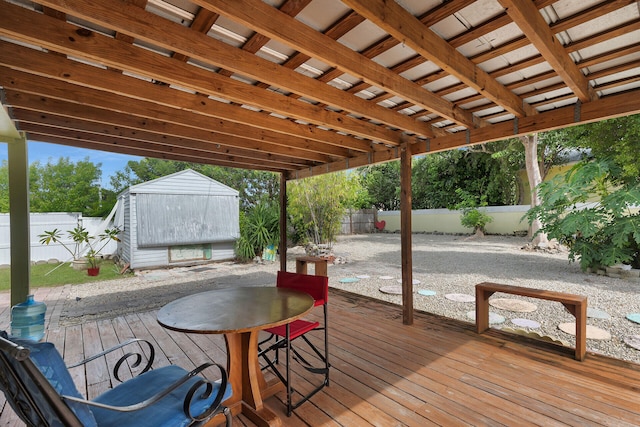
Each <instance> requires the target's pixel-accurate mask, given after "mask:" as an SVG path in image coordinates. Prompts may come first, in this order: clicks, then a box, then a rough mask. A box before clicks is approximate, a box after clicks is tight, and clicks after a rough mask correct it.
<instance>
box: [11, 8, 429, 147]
mask: <svg viewBox="0 0 640 427" xmlns="http://www.w3.org/2000/svg"><path fill="white" fill-rule="evenodd" d="M91 4H93V3H91ZM136 9H137V8H136ZM4 12H6V13H3V14H0V34H2V35H5V36H7V37H9V38H13V39H16V40H22V41H25V42H27V43H31V44H36V45H42V46H44V47H46V48H52V49H54V50H55V49H58V50H64V51H65V53H67V54H69V55H72V56H75V57H79V58H85V59H88V60H90V61H96V62H99V63H102V64H104V65H107V66H112V67H114V68H118V69H124V70H127V71H129V72H130V73H132V74H134V75H141V76H148V77H150V78H152V79H154V80H157V81H161V82H164V83H170V84H174V85H176V86H178V87H182V88H187V89H191V90H193V91H196V92H200V93H205V94H208V95H215V96H218V97H220V98H223V99H227V100H230V101H234V102H237V103H239V104H246V105H250V106H257V107H260V108H262V109H265V110H267V111H270V112H274V113H278V114H282V115H284V116H286V117H291V118H295V119H298V120H302V121H305V122H307V123H315V124H318V125H321V126H324V127H327V128H329V129H335V130H340V131H343V132H346V133H348V134H352V135H358V136H361V137H364V138H367V139H370V140H373V141H381V142H384V143H387V144H391V145H397V144H398V141H399V135H400V132H399V131H396V130H391V129H388V128H385V127H383V126H379V125H375V124H373V123H369V122H366V121H363V120H359V119H356V118H352V117H345V116H344V115H342V114H339V113H336V112H333V111H330V110H327V109H324V108H318V107H316V106H314V105H311V104H308V103H305V102H301V101H295V100H290V99H288V98H287V97H284V96H282V95H280V94H277V93H275V92H272V91H266V90H262V89H258V88H255V87H253V86H251V85H247V84H245V83H242V82H239V81H237V80H234V79H230V78H226V77H223V76H220V75H218V74H216V73H212V72H210V71H208V70H204V69H201V68H199V67H195V66H192V65H189V64H185V63H183V62H181V61H177V60H175V59H173V58H167V57H163V56H161V55H157V54H154V53H151V52H148V51H146V50H144V49H141V48H138V47H136V46H132V45H129V44H127V43H122V42H120V41H118V40H115V39H112V38H109V37H105V36H102V35H100V34H97V33H91V32H86V31H84V30H79V29H78V27H76V26H73V25H71V24H67V23H63V22H59V21H57V20H55V19H52V18H49V17H46V16H44V15H42V14H39V13H36V12H31V11H28V10H26V9H24V8H22V7H19V6H14V5H10V4H5V5H4ZM178 27H180V26H179V25H178ZM154 31H155V30H154ZM202 37H206V36H204V35H202ZM206 38H207V39H209V37H206ZM192 44H193V43H192ZM236 51H239V50H237V49H236ZM211 55H212V54H211V52H209V56H211ZM252 56H253V55H252ZM130 58H135V59H136V60H135V61H131V60H130ZM272 65H274V64H272ZM24 66H25V67H26V68H28V67H29V64H28V63H25V64H24ZM296 74H297V73H296ZM307 80H310V81H313V80H312V79H307ZM112 89H113V90H118V88H112ZM329 89H330V88H329V87H328V86H327V85H322V90H325V91H328V90H329ZM338 92H341V91H338ZM341 96H343V97H344V98H347V95H346V94H342V93H341ZM361 101H363V102H365V101H364V100H361ZM370 108H371V106H369V105H367V107H366V109H370ZM380 109H382V110H385V114H386V115H391V114H394V115H396V116H398V117H401V116H400V115H398V114H396V113H394V112H392V111H388V110H386V109H384V108H382V107H380ZM372 115H373V116H375V114H372ZM365 116H366V114H365ZM403 120H404V121H405V122H407V121H411V122H412V123H414V124H416V125H417V126H419V128H421V129H422V128H426V126H422V125H419V124H418V123H419V122H415V121H414V120H412V119H410V118H408V117H405V118H404V119H403ZM415 130H417V129H415ZM420 134H421V133H420Z"/></svg>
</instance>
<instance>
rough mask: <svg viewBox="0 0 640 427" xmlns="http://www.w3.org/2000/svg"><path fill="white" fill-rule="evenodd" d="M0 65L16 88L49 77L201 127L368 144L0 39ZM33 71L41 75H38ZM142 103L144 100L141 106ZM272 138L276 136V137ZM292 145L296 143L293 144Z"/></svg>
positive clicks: (325, 146) (324, 148) (353, 147)
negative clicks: (174, 113)
mask: <svg viewBox="0 0 640 427" xmlns="http://www.w3.org/2000/svg"><path fill="white" fill-rule="evenodd" d="M0 66H4V67H7V68H3V69H1V70H0V71H1V72H0V79H2V80H1V83H0V84H2V85H4V86H5V87H14V86H15V87H21V88H22V90H25V89H24V88H31V89H32V90H34V91H35V90H36V88H38V87H39V86H42V85H43V84H42V83H39V81H44V86H52V87H55V86H57V85H58V84H57V83H55V82H62V83H69V84H76V85H78V86H81V87H86V88H92V89H96V90H99V91H102V93H108V94H109V95H110V96H114V97H118V96H123V97H127V98H129V102H128V105H129V106H131V108H134V109H135V108H137V107H135V105H136V103H137V102H139V101H142V106H143V108H146V109H147V112H148V113H149V114H153V112H154V111H155V110H156V108H157V107H156V106H154V105H153V104H157V105H158V106H161V107H170V108H176V109H178V110H180V111H190V112H193V113H196V114H199V115H201V116H202V117H201V118H200V119H199V120H200V121H201V122H203V123H206V124H207V126H217V125H218V124H220V126H222V125H224V124H225V123H242V124H246V125H250V126H252V127H254V128H255V131H254V132H255V134H256V135H260V134H261V132H262V130H265V131H273V132H277V133H278V134H283V135H284V137H283V138H281V139H282V140H288V138H287V136H292V137H295V138H298V139H299V140H300V141H302V145H301V146H300V148H305V149H306V150H310V151H315V152H318V153H325V154H327V155H330V156H338V157H346V156H348V155H349V153H350V152H351V151H356V152H358V151H359V152H366V151H370V150H371V145H370V144H368V143H367V142H366V141H363V140H360V139H356V138H353V137H350V136H347V135H340V134H338V133H335V132H331V131H328V130H323V129H320V128H318V127H315V126H309V125H303V124H298V123H294V122H291V121H288V120H283V119H279V118H276V117H273V116H269V115H266V114H261V113H258V112H255V111H252V110H249V109H246V108H241V107H237V106H232V105H230V104H227V103H223V102H219V101H214V100H212V99H209V98H206V97H204V96H198V95H194V94H190V93H187V92H184V91H177V90H174V89H172V88H170V87H168V86H159V85H154V84H152V83H149V82H146V81H144V80H140V79H136V78H134V77H130V76H124V75H121V74H117V73H113V72H107V71H105V70H102V69H100V68H97V67H93V66H90V65H86V64H82V63H80V62H77V61H69V60H67V59H64V58H62V57H59V56H53V55H48V54H46V53H44V52H39V51H37V50H34V49H29V48H25V47H21V46H17V45H13V44H9V43H6V42H2V41H0ZM12 68H13V69H12ZM20 70H22V71H20ZM30 73H35V74H36V75H37V76H31V75H30ZM38 76H41V77H39V78H38ZM76 91H77V90H69V91H66V92H65V95H66V96H67V97H72V96H74V95H73V94H74V93H75V92H76ZM48 96H51V95H48ZM100 98H108V97H105V96H102V97H100ZM81 99H82V102H90V101H89V100H90V98H81ZM101 102H108V100H107V99H104V100H102V101H101ZM144 102H149V103H150V104H149V105H145V104H144ZM259 137H260V138H261V136H259ZM276 138H278V139H280V136H276ZM292 146H293V147H294V148H297V147H298V145H296V144H293V145H292Z"/></svg>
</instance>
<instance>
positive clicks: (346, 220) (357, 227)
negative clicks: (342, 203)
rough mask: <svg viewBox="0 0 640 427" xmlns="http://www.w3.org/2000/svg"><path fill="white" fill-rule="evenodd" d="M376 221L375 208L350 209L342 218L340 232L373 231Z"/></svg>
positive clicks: (358, 232) (362, 232)
mask: <svg viewBox="0 0 640 427" xmlns="http://www.w3.org/2000/svg"><path fill="white" fill-rule="evenodd" d="M375 221H376V210H375V209H361V210H358V211H352V210H350V211H349V212H347V214H346V215H345V216H344V217H343V218H342V226H341V229H340V234H364V233H373V232H374V224H375Z"/></svg>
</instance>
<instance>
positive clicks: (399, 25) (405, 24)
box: [343, 0, 535, 117]
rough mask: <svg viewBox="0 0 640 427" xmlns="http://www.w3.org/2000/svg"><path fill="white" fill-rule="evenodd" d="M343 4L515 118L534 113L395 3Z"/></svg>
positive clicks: (357, 0)
mask: <svg viewBox="0 0 640 427" xmlns="http://www.w3.org/2000/svg"><path fill="white" fill-rule="evenodd" d="M343 2H344V3H345V4H347V5H348V6H349V7H351V8H352V9H354V10H356V11H357V12H358V13H360V14H361V15H363V16H365V17H366V18H367V19H368V20H370V21H371V22H373V23H374V24H375V25H377V26H379V27H380V28H382V29H383V30H384V31H386V32H387V33H389V34H391V35H392V36H394V37H395V38H396V39H398V40H402V41H403V42H404V43H405V44H406V45H407V46H408V47H410V48H411V49H413V50H415V51H416V52H417V53H418V54H420V55H421V56H424V57H425V58H427V59H429V60H430V61H432V62H433V63H435V64H436V65H437V66H438V67H440V68H442V69H443V70H444V71H446V72H447V73H449V74H451V75H453V76H455V77H456V78H458V79H460V80H461V81H462V82H464V83H465V84H466V85H467V86H469V87H471V88H473V89H474V90H476V91H478V92H479V93H481V94H482V95H483V96H485V97H487V98H488V99H490V100H492V101H493V102H495V103H496V104H498V105H501V106H502V107H504V108H505V109H506V110H507V111H509V112H511V113H512V114H514V115H516V116H518V117H524V116H526V115H531V114H535V110H534V109H533V108H530V106H528V105H527V104H524V103H523V102H522V100H521V99H520V98H519V97H518V96H517V95H515V94H514V93H512V92H510V91H509V90H507V89H506V88H505V87H504V86H502V85H501V84H500V83H498V82H497V81H496V80H494V79H492V78H491V77H490V76H489V75H488V74H487V73H486V72H485V71H483V70H482V69H480V68H478V67H477V66H476V65H475V64H474V63H473V62H471V61H470V60H469V59H467V58H466V57H464V56H463V55H462V54H461V53H460V52H458V51H457V50H455V49H454V48H453V47H452V46H451V45H449V44H448V43H447V42H446V41H445V40H443V39H442V38H441V37H440V36H438V35H437V34H435V33H434V32H433V31H431V30H430V29H429V28H425V26H424V25H423V24H422V23H421V22H420V21H419V20H418V19H417V18H416V17H414V16H413V15H411V14H410V13H409V12H408V11H407V10H406V9H404V8H403V7H402V6H401V5H399V4H397V3H396V2H393V1H390V2H385V1H384V0H343ZM443 117H446V116H443Z"/></svg>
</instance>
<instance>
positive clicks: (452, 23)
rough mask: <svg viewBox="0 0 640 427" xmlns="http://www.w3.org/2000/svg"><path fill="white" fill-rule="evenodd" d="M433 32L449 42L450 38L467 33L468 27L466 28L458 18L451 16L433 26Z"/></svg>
mask: <svg viewBox="0 0 640 427" xmlns="http://www.w3.org/2000/svg"><path fill="white" fill-rule="evenodd" d="M431 30H432V31H433V32H435V33H436V34H438V35H439V36H440V37H442V38H443V39H445V40H449V39H450V38H452V37H455V36H457V35H458V34H461V33H464V32H465V31H467V27H465V26H464V24H463V23H462V22H460V20H459V19H458V18H456V17H455V16H453V15H450V16H447V17H446V18H445V19H443V20H442V21H440V22H438V23H436V24H434V25H432V26H431Z"/></svg>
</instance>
